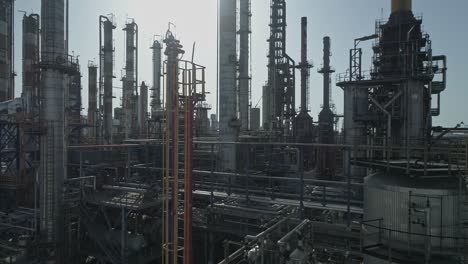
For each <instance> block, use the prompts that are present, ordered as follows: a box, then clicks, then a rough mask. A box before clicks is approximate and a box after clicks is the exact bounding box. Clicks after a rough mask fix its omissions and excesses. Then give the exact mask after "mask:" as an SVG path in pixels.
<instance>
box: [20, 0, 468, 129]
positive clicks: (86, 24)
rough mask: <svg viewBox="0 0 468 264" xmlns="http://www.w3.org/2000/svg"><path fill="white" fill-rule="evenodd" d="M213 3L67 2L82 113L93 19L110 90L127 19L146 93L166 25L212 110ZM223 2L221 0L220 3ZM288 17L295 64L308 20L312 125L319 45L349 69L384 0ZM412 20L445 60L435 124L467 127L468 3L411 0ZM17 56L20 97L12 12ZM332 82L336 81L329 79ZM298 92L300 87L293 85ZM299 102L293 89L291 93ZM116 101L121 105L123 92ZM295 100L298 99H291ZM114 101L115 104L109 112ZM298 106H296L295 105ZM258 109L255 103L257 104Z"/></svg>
mask: <svg viewBox="0 0 468 264" xmlns="http://www.w3.org/2000/svg"><path fill="white" fill-rule="evenodd" d="M216 1H217V0H70V52H72V51H73V52H74V54H75V55H79V56H80V60H81V70H82V75H83V79H82V84H83V107H84V108H87V100H88V97H87V88H88V87H87V82H88V70H87V63H88V61H89V60H97V59H98V43H99V41H98V37H99V34H98V29H99V27H98V17H99V15H107V14H111V13H112V14H114V15H115V17H116V22H117V29H116V31H115V33H114V35H115V48H116V54H115V58H116V59H115V61H116V65H115V70H114V72H115V76H117V79H115V82H114V86H117V87H121V86H122V85H121V82H120V77H121V69H122V68H123V66H124V42H123V39H124V32H123V31H122V28H123V27H124V24H125V21H126V19H127V18H134V19H135V21H136V22H137V23H138V24H139V29H140V44H139V49H140V51H139V60H140V62H139V67H140V68H139V69H140V73H139V79H140V80H141V81H147V83H149V84H150V86H151V82H152V80H151V78H152V77H151V76H152V75H151V71H152V66H151V63H152V62H151V50H150V49H149V47H150V46H151V43H152V39H153V36H154V35H155V34H160V35H161V34H163V33H164V32H165V31H166V29H167V25H168V22H172V23H174V24H175V25H176V29H175V32H176V34H177V37H178V38H179V39H180V40H181V42H182V44H183V45H184V46H185V49H186V51H187V53H188V54H191V53H192V52H191V50H192V45H193V42H196V51H195V61H196V62H197V63H199V64H201V65H205V66H206V67H207V87H208V90H209V91H210V92H211V95H210V96H209V103H210V104H212V105H213V106H215V96H216V30H217V29H216V28H217V27H216V10H217V6H216V4H217V3H216ZM221 1H222V0H221ZM40 2H41V1H40V0H16V6H15V9H16V10H18V11H19V10H21V11H26V12H40ZM287 3H288V8H287V11H288V14H287V16H288V17H287V23H288V28H287V39H288V42H287V50H288V53H289V55H290V56H291V57H292V58H294V59H296V61H298V60H299V58H300V42H299V41H300V17H302V16H307V17H308V20H309V29H308V34H309V44H308V47H309V59H310V60H312V61H313V62H314V64H315V66H316V67H315V68H314V69H313V70H312V74H311V85H310V87H311V96H310V98H311V109H312V113H311V114H312V116H313V117H314V119H316V117H317V114H318V112H319V110H320V105H321V100H322V76H321V75H320V74H318V73H317V68H319V67H320V65H321V63H322V62H321V61H322V56H323V55H322V39H323V37H324V36H330V37H331V40H332V54H333V57H332V66H333V67H334V68H335V69H336V72H337V73H341V72H345V71H346V69H347V68H348V65H349V61H348V60H349V49H350V48H351V46H352V44H353V39H355V38H357V37H361V36H364V35H369V34H373V33H374V31H375V20H376V19H380V18H382V17H383V18H385V19H386V18H387V17H388V15H389V9H390V0H353V1H350V0H327V1H318V0H289V1H287ZM269 4H270V0H252V13H253V17H252V31H253V34H252V43H253V47H252V50H253V51H252V56H253V58H252V60H253V76H252V78H253V79H252V101H253V105H254V106H255V105H256V104H257V102H258V101H259V100H260V99H261V91H262V85H263V84H264V83H265V81H266V79H267V68H266V64H267V58H266V54H267V49H268V45H267V42H266V39H267V38H268V35H269V28H268V23H269V12H270V11H269ZM413 10H414V13H415V14H416V15H423V16H424V21H423V23H424V30H425V31H427V32H428V33H429V34H430V35H431V38H432V43H433V50H434V54H435V55H438V54H445V55H447V56H448V68H449V70H448V89H447V91H446V92H445V93H443V94H442V114H441V116H440V117H439V118H436V120H435V123H436V124H441V125H446V126H452V125H455V124H456V123H458V122H460V121H465V123H468V117H467V115H468V104H467V101H468V89H467V88H466V87H465V83H466V81H465V79H466V78H465V76H466V72H467V70H468V69H467V68H468V67H467V62H468V52H467V51H466V46H467V44H466V42H467V41H468V39H467V35H466V30H465V25H466V23H467V22H466V12H467V10H468V1H466V0H450V1H440V0H438V1H436V0H413ZM16 14H17V16H16V18H15V19H16V20H15V23H16V36H15V45H16V49H15V54H16V67H15V68H16V71H17V73H18V77H17V81H16V84H17V88H16V94H17V95H19V94H20V93H21V53H22V51H21V17H22V15H21V14H20V13H16ZM362 47H363V48H365V49H364V63H365V65H366V67H365V69H367V68H369V65H370V60H371V55H372V53H371V50H370V49H369V48H370V43H369V44H367V45H362ZM332 80H333V82H334V80H335V78H334V77H333V78H332ZM297 85H298V87H299V81H297ZM297 94H298V95H299V89H297ZM114 95H115V96H117V97H118V98H120V96H121V90H119V89H115V91H114ZM297 99H298V100H299V96H297ZM333 100H334V103H335V104H336V108H337V112H338V113H341V112H342V104H343V103H342V102H343V98H342V92H341V90H340V89H339V88H337V87H335V86H333ZM117 104H120V100H119V99H116V100H115V101H114V106H115V105H117ZM298 105H299V101H298V103H297V106H298ZM259 106H261V103H260V104H259Z"/></svg>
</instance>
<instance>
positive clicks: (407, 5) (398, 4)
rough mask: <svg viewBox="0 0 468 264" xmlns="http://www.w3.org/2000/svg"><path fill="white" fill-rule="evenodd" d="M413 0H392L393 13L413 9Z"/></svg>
mask: <svg viewBox="0 0 468 264" xmlns="http://www.w3.org/2000/svg"><path fill="white" fill-rule="evenodd" d="M412 2H413V1H412V0H392V14H393V13H396V12H400V11H411V9H412V5H413V3H412Z"/></svg>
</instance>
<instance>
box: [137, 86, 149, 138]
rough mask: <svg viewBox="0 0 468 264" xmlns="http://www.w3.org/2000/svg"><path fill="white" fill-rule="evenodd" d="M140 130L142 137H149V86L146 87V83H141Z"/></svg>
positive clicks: (139, 104)
mask: <svg viewBox="0 0 468 264" xmlns="http://www.w3.org/2000/svg"><path fill="white" fill-rule="evenodd" d="M138 106H139V107H138V108H139V109H138V110H139V111H138V124H139V125H138V129H139V130H140V134H141V135H142V136H146V135H147V131H146V128H147V126H146V122H147V121H148V120H147V117H148V86H147V85H146V83H145V82H142V83H141V86H140V97H139V103H138Z"/></svg>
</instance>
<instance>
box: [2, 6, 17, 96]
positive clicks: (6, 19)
mask: <svg viewBox="0 0 468 264" xmlns="http://www.w3.org/2000/svg"><path fill="white" fill-rule="evenodd" d="M13 5H14V1H13V0H0V102H3V101H8V100H11V99H13V97H14V91H13V89H14V88H13V63H14V61H13Z"/></svg>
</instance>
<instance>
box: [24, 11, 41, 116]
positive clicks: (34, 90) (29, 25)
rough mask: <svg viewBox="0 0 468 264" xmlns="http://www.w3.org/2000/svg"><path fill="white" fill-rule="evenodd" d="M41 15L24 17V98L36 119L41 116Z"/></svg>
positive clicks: (28, 110)
mask: <svg viewBox="0 0 468 264" xmlns="http://www.w3.org/2000/svg"><path fill="white" fill-rule="evenodd" d="M39 22H40V21H39V15H37V14H31V15H26V14H25V15H24V17H23V97H24V98H25V99H26V109H27V112H28V113H31V114H32V115H34V116H35V117H37V116H38V115H39V103H40V102H39V99H40V97H39V80H40V69H39V58H40V54H39V43H40V34H39Z"/></svg>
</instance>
